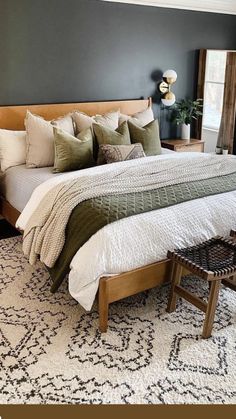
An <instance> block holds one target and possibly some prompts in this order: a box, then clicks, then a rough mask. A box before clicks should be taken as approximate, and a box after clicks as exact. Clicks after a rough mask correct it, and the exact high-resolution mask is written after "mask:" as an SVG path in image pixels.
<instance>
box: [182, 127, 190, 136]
mask: <svg viewBox="0 0 236 419" xmlns="http://www.w3.org/2000/svg"><path fill="white" fill-rule="evenodd" d="M181 139H182V140H190V124H182V125H181Z"/></svg>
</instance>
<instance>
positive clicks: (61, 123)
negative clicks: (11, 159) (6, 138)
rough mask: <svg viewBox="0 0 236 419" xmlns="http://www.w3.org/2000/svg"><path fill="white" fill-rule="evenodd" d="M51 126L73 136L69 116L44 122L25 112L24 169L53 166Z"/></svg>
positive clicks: (36, 116) (42, 119) (71, 122)
mask: <svg viewBox="0 0 236 419" xmlns="http://www.w3.org/2000/svg"><path fill="white" fill-rule="evenodd" d="M53 126H57V127H58V128H61V129H63V130H64V131H66V132H69V134H71V135H74V127H73V120H72V118H71V116H70V114H68V115H65V116H63V117H60V118H58V119H54V120H53V121H46V120H45V119H44V118H42V117H41V116H39V115H34V114H32V113H31V112H30V111H27V114H26V118H25V128H26V144H27V149H26V167H27V168H36V167H48V166H53V165H54V134H53Z"/></svg>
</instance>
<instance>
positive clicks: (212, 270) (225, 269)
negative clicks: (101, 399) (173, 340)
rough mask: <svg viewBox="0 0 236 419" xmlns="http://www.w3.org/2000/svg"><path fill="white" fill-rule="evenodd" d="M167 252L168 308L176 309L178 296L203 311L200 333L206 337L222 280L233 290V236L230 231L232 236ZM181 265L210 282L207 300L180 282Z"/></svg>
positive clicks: (235, 268) (235, 270) (235, 248)
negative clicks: (169, 267) (170, 280)
mask: <svg viewBox="0 0 236 419" xmlns="http://www.w3.org/2000/svg"><path fill="white" fill-rule="evenodd" d="M235 237H236V234H235ZM167 256H168V258H169V259H170V260H171V261H172V282H171V291H170V296H169V301H168V307H167V311H168V312H169V313H171V312H173V311H175V308H176V302H177V298H178V296H180V297H182V298H184V299H185V300H187V301H188V302H189V303H191V304H193V305H194V306H196V307H197V308H199V309H200V310H201V311H203V312H204V313H205V314H206V315H205V321H204V325H203V332H202V337H203V338H209V337H210V336H211V333H212V328H213V322H214V317H215V311H216V306H217V302H218V296H219V290H220V286H221V282H224V284H225V285H226V286H228V287H230V288H231V289H234V290H235V291H236V284H235V283H234V275H235V273H236V239H235V240H233V232H232V233H231V238H227V239H224V238H222V237H215V238H213V239H210V240H207V241H205V242H203V243H201V244H199V245H197V246H193V247H188V248H185V249H180V250H175V251H173V252H171V251H169V252H168V254H167ZM183 268H186V269H187V270H188V271H189V272H191V273H193V274H196V275H197V276H199V277H200V278H202V279H203V280H205V281H208V282H209V298H208V302H205V301H203V300H202V299H200V298H199V297H197V296H196V295H194V294H193V293H191V292H190V291H188V290H186V289H185V288H183V287H182V286H181V285H180V283H181V277H182V269H183Z"/></svg>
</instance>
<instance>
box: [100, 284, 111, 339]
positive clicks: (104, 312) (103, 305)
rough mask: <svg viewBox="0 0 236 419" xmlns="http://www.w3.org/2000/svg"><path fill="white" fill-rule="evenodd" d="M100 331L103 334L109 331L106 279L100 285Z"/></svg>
mask: <svg viewBox="0 0 236 419" xmlns="http://www.w3.org/2000/svg"><path fill="white" fill-rule="evenodd" d="M98 306H99V329H100V332H101V333H105V332H106V331H107V326H108V308H109V302H108V296H107V283H106V278H101V279H100V283H99V301H98Z"/></svg>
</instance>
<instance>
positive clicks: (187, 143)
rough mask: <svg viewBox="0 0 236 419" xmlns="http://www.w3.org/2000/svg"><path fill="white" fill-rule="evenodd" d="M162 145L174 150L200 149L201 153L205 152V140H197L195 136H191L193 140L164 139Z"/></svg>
mask: <svg viewBox="0 0 236 419" xmlns="http://www.w3.org/2000/svg"><path fill="white" fill-rule="evenodd" d="M161 146H162V147H164V148H168V149H169V150H172V151H184V152H186V151H198V152H201V153H203V152H204V141H203V140H196V139H194V138H191V140H181V139H179V138H176V139H174V138H173V139H171V140H162V141H161Z"/></svg>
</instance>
